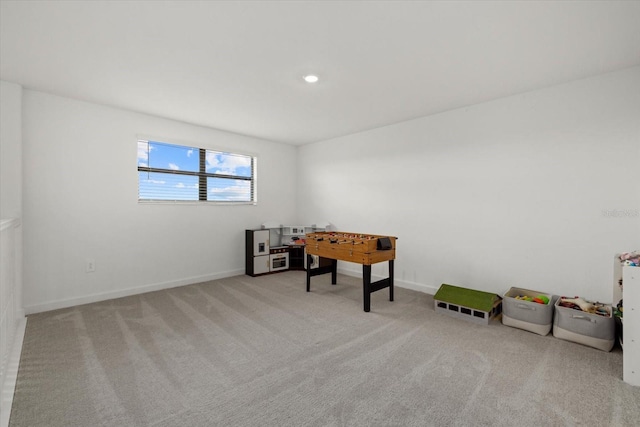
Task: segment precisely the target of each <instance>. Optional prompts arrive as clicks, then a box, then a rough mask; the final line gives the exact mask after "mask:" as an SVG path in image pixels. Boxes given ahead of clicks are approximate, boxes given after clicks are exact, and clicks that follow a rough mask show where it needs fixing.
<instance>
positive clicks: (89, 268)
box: [85, 259, 96, 273]
mask: <svg viewBox="0 0 640 427" xmlns="http://www.w3.org/2000/svg"><path fill="white" fill-rule="evenodd" d="M85 271H86V272H87V273H93V272H94V271H96V260H94V259H88V260H87V264H86V265H85Z"/></svg>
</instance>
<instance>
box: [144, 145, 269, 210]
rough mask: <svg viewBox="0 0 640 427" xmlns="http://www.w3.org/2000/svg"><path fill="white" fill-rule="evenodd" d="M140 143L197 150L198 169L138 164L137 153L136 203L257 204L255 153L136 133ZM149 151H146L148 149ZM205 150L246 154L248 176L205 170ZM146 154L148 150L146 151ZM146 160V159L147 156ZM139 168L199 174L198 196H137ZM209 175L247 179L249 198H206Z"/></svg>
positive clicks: (181, 173)
mask: <svg viewBox="0 0 640 427" xmlns="http://www.w3.org/2000/svg"><path fill="white" fill-rule="evenodd" d="M141 142H143V143H147V144H150V143H155V144H160V145H166V146H172V147H177V148H184V149H191V150H194V152H197V153H198V171H197V172H196V171H188V170H175V169H169V168H166V169H165V168H158V167H150V166H149V164H148V163H147V166H140V156H139V154H138V156H137V157H136V158H137V172H138V203H144V204H147V203H151V204H153V203H158V204H196V205H202V204H207V205H257V204H258V191H257V181H258V176H257V175H258V166H257V163H258V157H257V155H255V154H249V153H246V152H238V151H231V150H224V149H220V148H216V149H213V148H205V147H202V146H201V145H200V144H198V145H195V144H193V143H186V142H177V141H175V140H172V139H167V138H156V137H147V136H141V135H138V137H137V138H136V146H139V144H140V143H141ZM149 152H150V151H147V153H149ZM207 153H214V154H222V155H230V156H242V157H248V158H250V160H251V165H250V170H251V174H250V176H248V177H246V176H241V175H232V174H223V173H211V172H207ZM147 155H148V154H147ZM147 162H148V160H147ZM140 172H144V173H149V174H151V173H161V174H171V175H182V176H195V177H197V178H198V199H197V200H196V199H189V200H181V199H143V198H140V183H141V181H140ZM208 178H220V179H224V180H230V181H236V180H240V181H246V182H249V183H250V184H249V185H250V190H249V191H250V198H251V200H207V196H208V193H209V188H208V186H207V179H208Z"/></svg>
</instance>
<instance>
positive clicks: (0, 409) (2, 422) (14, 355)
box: [0, 317, 27, 427]
mask: <svg viewBox="0 0 640 427" xmlns="http://www.w3.org/2000/svg"><path fill="white" fill-rule="evenodd" d="M26 329H27V318H26V317H22V318H21V319H19V320H18V326H17V328H16V333H15V337H14V339H13V346H12V347H11V353H10V354H9V359H8V360H7V365H6V368H7V371H6V376H5V379H4V384H2V390H1V394H2V398H1V401H0V427H7V426H8V425H9V419H10V418H11V405H12V404H13V394H14V392H15V389H16V380H17V379H18V369H19V368H20V355H21V354H22V343H23V342H24V334H25V331H26Z"/></svg>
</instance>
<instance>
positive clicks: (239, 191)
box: [209, 185, 251, 201]
mask: <svg viewBox="0 0 640 427" xmlns="http://www.w3.org/2000/svg"><path fill="white" fill-rule="evenodd" d="M250 191H251V186H249V185H230V186H228V187H223V188H216V187H214V188H211V189H210V190H209V193H210V194H211V195H212V197H213V200H242V201H245V200H248V199H249V197H250V194H249V192H250Z"/></svg>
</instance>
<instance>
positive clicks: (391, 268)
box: [389, 259, 393, 301]
mask: <svg viewBox="0 0 640 427" xmlns="http://www.w3.org/2000/svg"><path fill="white" fill-rule="evenodd" d="M389 301H393V260H392V259H390V260H389Z"/></svg>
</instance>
